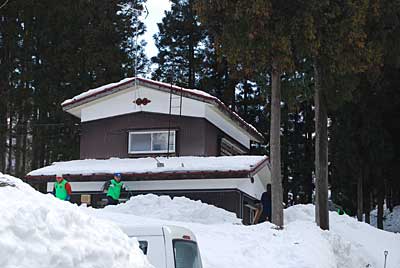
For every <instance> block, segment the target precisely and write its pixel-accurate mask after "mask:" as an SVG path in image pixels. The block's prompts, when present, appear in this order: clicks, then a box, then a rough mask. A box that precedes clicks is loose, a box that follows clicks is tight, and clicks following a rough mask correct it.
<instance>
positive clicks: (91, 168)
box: [25, 155, 268, 181]
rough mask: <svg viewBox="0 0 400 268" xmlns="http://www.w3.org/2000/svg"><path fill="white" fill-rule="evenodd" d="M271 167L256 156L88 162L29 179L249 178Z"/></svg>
mask: <svg viewBox="0 0 400 268" xmlns="http://www.w3.org/2000/svg"><path fill="white" fill-rule="evenodd" d="M267 166H268V158H267V157H266V156H254V155H252V156H250V155H246V156H244V155H240V156H219V157H196V156H182V157H169V158H167V157H154V158H153V157H146V158H128V159H126V158H125V159H120V158H110V159H105V160H100V159H85V160H73V161H67V162H55V163H53V164H52V165H50V166H47V167H43V168H40V169H37V170H33V171H31V172H29V173H28V174H27V175H26V177H25V178H26V179H27V180H46V181H49V180H54V178H55V175H56V174H60V173H61V174H63V175H64V176H65V177H67V178H70V179H72V180H81V179H85V180H98V179H101V178H103V179H104V177H105V176H108V177H109V176H110V175H111V176H112V174H114V173H115V172H119V173H121V174H122V177H123V179H124V180H148V179H153V180H154V179H156V180H157V179H159V180H163V179H191V178H245V177H252V176H253V175H255V174H256V173H258V172H259V171H260V170H261V169H263V168H265V167H267Z"/></svg>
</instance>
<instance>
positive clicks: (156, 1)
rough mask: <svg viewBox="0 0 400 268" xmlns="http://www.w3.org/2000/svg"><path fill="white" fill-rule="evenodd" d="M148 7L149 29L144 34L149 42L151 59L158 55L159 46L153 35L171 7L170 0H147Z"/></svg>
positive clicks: (146, 22)
mask: <svg viewBox="0 0 400 268" xmlns="http://www.w3.org/2000/svg"><path fill="white" fill-rule="evenodd" d="M146 6H147V9H148V10H149V15H148V16H147V18H146V19H145V20H143V21H144V23H145V24H146V28H147V31H146V33H145V34H144V40H146V42H147V46H146V54H147V56H148V57H149V59H150V58H151V57H153V56H156V55H157V52H158V51H157V48H156V46H155V45H154V39H153V35H154V34H155V33H157V32H158V27H157V23H158V22H161V20H162V18H163V17H164V11H165V10H170V9H171V3H170V2H169V0H147V3H146Z"/></svg>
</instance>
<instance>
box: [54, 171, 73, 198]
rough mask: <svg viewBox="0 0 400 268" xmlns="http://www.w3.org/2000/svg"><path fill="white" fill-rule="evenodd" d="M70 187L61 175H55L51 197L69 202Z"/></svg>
mask: <svg viewBox="0 0 400 268" xmlns="http://www.w3.org/2000/svg"><path fill="white" fill-rule="evenodd" d="M71 193H72V189H71V185H70V184H69V182H68V181H67V180H66V179H64V177H63V175H62V174H57V175H56V181H55V182H54V188H53V195H54V196H55V197H57V198H58V199H60V200H63V201H70V200H71Z"/></svg>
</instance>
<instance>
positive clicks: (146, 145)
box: [128, 130, 176, 154]
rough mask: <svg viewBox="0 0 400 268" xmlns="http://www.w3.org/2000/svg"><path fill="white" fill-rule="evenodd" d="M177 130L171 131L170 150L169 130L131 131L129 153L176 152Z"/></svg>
mask: <svg viewBox="0 0 400 268" xmlns="http://www.w3.org/2000/svg"><path fill="white" fill-rule="evenodd" d="M175 132H176V131H175V130H171V131H170V132H169V133H170V136H169V150H168V147H167V143H168V130H163V131H137V132H129V143H128V147H129V148H128V153H130V154H143V153H167V152H170V153H175V136H176V135H175Z"/></svg>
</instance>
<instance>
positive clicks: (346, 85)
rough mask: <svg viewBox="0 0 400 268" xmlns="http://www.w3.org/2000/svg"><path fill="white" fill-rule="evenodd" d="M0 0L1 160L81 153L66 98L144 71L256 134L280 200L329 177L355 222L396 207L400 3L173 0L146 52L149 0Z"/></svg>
mask: <svg viewBox="0 0 400 268" xmlns="http://www.w3.org/2000/svg"><path fill="white" fill-rule="evenodd" d="M2 2H4V4H2V3H0V172H3V173H8V174H13V175H15V176H18V177H23V176H24V175H25V174H26V173H27V172H29V171H30V170H32V169H37V168H39V167H43V166H46V165H49V164H51V163H52V162H55V161H65V160H72V159H78V158H79V134H80V125H79V121H78V120H77V119H76V118H73V117H72V116H71V115H69V114H67V113H65V112H63V111H62V108H61V105H60V104H61V102H62V101H64V100H66V99H68V98H71V97H73V96H75V95H77V94H79V93H81V92H83V91H86V90H88V89H90V88H94V87H97V86H101V85H104V84H107V83H112V82H115V81H119V80H121V79H122V78H125V77H131V76H142V77H149V78H152V79H154V80H158V81H162V82H169V83H174V84H176V85H179V86H182V87H186V88H196V89H201V90H204V91H206V92H208V93H211V94H213V95H215V96H216V97H218V98H219V99H221V100H222V101H223V102H224V103H225V104H227V105H228V106H229V107H230V108H231V109H232V110H234V111H236V112H237V113H238V114H239V115H240V116H241V117H242V118H244V119H245V120H246V121H247V122H249V123H251V124H253V125H254V126H255V127H256V128H257V129H258V130H259V131H260V132H262V133H263V134H264V136H265V143H264V144H254V145H253V147H252V154H266V155H270V157H271V161H272V163H271V164H272V166H271V168H272V170H271V172H272V177H273V182H274V179H275V182H276V184H273V187H274V185H276V187H278V188H275V192H278V193H280V192H282V194H278V195H276V196H275V198H278V199H276V200H277V201H275V204H278V203H282V202H283V203H284V204H285V205H286V206H289V205H291V204H301V203H304V204H305V203H311V202H313V200H314V199H318V198H326V199H327V198H328V197H327V196H324V195H319V194H318V191H315V189H316V188H318V189H326V192H328V191H327V190H328V188H329V193H330V198H331V200H332V202H333V203H335V204H337V205H338V206H340V207H341V208H342V209H343V210H344V211H345V213H346V214H348V215H352V216H357V218H358V220H360V221H365V222H369V221H370V212H371V210H372V209H375V208H377V209H378V227H379V228H381V229H382V228H383V210H384V208H385V207H387V208H388V209H390V210H392V209H393V207H394V206H396V205H400V179H399V175H398V174H399V173H400V2H399V1H397V0H331V1H329V0H291V1H278V0H255V1H244V0H172V1H171V10H169V11H166V12H165V14H164V17H163V18H162V22H161V23H159V24H158V28H159V32H158V33H157V34H155V35H154V39H155V43H156V46H157V49H158V54H157V55H156V56H154V57H152V58H148V57H147V56H146V54H145V52H144V48H145V46H146V42H145V41H140V42H135V38H136V37H138V38H139V40H142V39H141V36H143V34H144V33H145V31H146V27H145V23H144V16H141V15H142V13H143V12H144V10H145V4H146V1H145V0H136V1H132V0H107V1H93V0H76V1H66V0H61V1H52V0H9V1H2ZM150 12H151V11H150ZM135 66H136V67H135ZM280 185H281V186H280ZM280 187H281V188H280ZM280 189H282V190H280ZM273 192H274V188H273ZM314 192H316V193H317V195H316V196H314V195H313V193H314ZM320 192H321V193H323V192H324V191H320ZM273 198H274V196H273ZM279 198H281V199H282V200H281V201H280V199H279ZM324 210H325V209H324V208H323V209H322V210H321V213H322V212H323V211H324ZM322 216H323V215H322ZM273 217H274V216H273ZM276 217H277V218H275V220H274V221H275V222H276V223H277V224H278V225H281V224H279V223H280V217H281V216H279V215H277V216H276ZM320 220H321V222H320V223H319V224H320V225H324V224H327V223H324V219H323V217H321V219H320ZM321 227H322V228H323V226H321ZM327 228H329V227H328V226H325V228H323V229H327Z"/></svg>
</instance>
